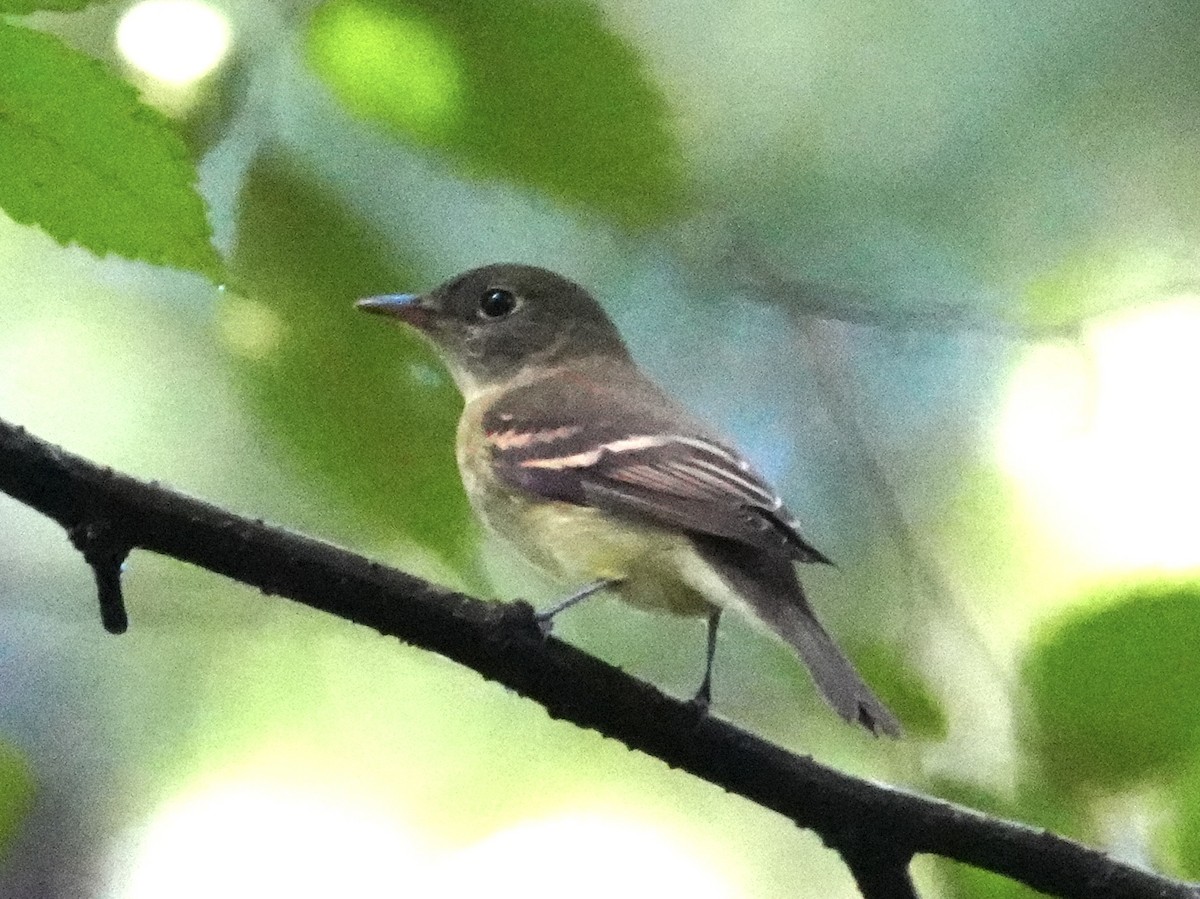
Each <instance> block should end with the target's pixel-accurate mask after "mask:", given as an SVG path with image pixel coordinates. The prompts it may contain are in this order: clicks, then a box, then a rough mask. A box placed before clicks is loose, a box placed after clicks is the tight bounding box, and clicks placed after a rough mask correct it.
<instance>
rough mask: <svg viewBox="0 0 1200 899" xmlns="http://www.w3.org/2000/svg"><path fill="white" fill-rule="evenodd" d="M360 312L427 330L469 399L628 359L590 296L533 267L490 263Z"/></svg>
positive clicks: (367, 303)
mask: <svg viewBox="0 0 1200 899" xmlns="http://www.w3.org/2000/svg"><path fill="white" fill-rule="evenodd" d="M358 308H360V309H362V310H364V311H366V312H372V313H376V314H378V315H385V316H389V317H391V318H394V319H396V320H398V321H400V322H403V323H404V324H406V325H408V326H410V327H412V328H415V329H416V330H417V331H418V332H420V333H421V334H422V335H423V336H424V337H425V338H426V339H427V340H429V342H430V343H432V344H433V346H434V347H435V349H436V350H437V351H438V353H439V355H441V357H442V359H443V360H444V361H445V363H446V365H447V367H448V368H449V369H450V372H451V374H452V375H453V376H454V380H455V381H456V382H457V384H458V386H459V389H460V390H462V392H463V394H464V395H465V396H467V397H468V398H469V397H470V396H471V395H472V394H473V393H476V392H478V391H479V390H482V389H486V388H487V387H489V386H491V385H494V384H499V383H504V382H506V381H508V380H510V379H511V378H513V377H515V376H517V375H518V374H519V373H521V372H522V371H523V370H526V369H528V367H529V366H531V365H535V366H539V367H550V368H553V367H558V366H561V365H564V364H567V363H569V362H571V361H572V360H575V359H583V358H588V357H594V356H613V355H616V356H617V357H619V358H622V359H625V358H628V352H627V351H626V349H625V344H624V343H623V342H622V340H621V336H620V334H618V333H617V329H616V328H615V327H614V326H613V324H612V322H611V321H609V318H608V316H607V315H606V314H605V313H604V310H603V308H601V306H600V304H599V303H598V302H596V300H595V298H594V297H592V295H591V294H589V293H588V292H587V291H586V290H584V289H583V288H582V287H580V286H579V285H578V284H576V283H575V282H574V281H570V280H568V279H567V278H564V277H562V276H561V275H557V274H555V273H554V272H552V271H548V270H547V269H544V268H537V267H535V266H531V265H515V264H498V265H486V266H483V267H481V268H475V269H471V270H470V271H468V272H464V273H463V274H461V275H458V276H457V277H455V278H452V279H450V280H449V281H446V282H445V283H444V284H442V285H440V286H439V287H436V288H434V289H433V290H431V291H429V292H428V293H423V294H392V295H389V296H378V297H369V298H367V299H364V300H359V302H358Z"/></svg>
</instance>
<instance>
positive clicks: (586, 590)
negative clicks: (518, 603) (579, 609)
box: [533, 578, 620, 633]
mask: <svg viewBox="0 0 1200 899" xmlns="http://www.w3.org/2000/svg"><path fill="white" fill-rule="evenodd" d="M619 583H620V581H617V580H613V579H611V578H604V579H602V580H599V581H592V582H591V583H590V584H585V585H584V586H583V587H580V588H579V589H578V590H576V591H575V592H574V593H572V594H571V595H570V596H568V597H567V598H566V599H563V600H561V601H559V602H556V603H555V604H554V605H553V606H551V607H550V608H548V609H546V611H544V612H535V613H534V616H533V620H534V621H536V622H537V625H538V627H540V628H541V629H542V632H543V633H549V632H550V624H551V622H552V621H553V620H554V616H555V615H557V614H558V613H559V612H562V611H565V610H566V609H569V608H571V606H573V605H577V604H579V603H581V602H583V601H584V600H585V599H587V598H588V597H589V596H591V595H592V594H593V593H599V592H600V591H601V590H606V589H608V588H609V587H615V586H616V585H617V584H619Z"/></svg>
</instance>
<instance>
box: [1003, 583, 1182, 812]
mask: <svg viewBox="0 0 1200 899" xmlns="http://www.w3.org/2000/svg"><path fill="white" fill-rule="evenodd" d="M1197 635H1200V585H1198V584H1177V585H1168V584H1163V585H1148V586H1144V587H1142V588H1140V589H1137V590H1134V591H1131V592H1129V593H1127V594H1125V595H1121V596H1118V597H1116V598H1114V597H1112V596H1101V597H1097V598H1096V600H1095V602H1093V603H1090V604H1088V605H1086V606H1084V607H1082V608H1080V609H1078V610H1076V611H1073V612H1071V613H1069V614H1068V615H1067V616H1066V617H1064V618H1063V619H1061V620H1060V621H1058V622H1057V623H1056V624H1055V625H1054V626H1053V627H1051V628H1050V630H1049V631H1048V632H1047V633H1046V634H1045V635H1044V636H1043V637H1042V638H1041V639H1040V640H1038V642H1037V643H1036V645H1035V646H1034V647H1033V649H1032V651H1031V652H1030V654H1029V657H1028V659H1027V660H1026V663H1025V666H1024V681H1025V684H1026V685H1027V688H1028V691H1029V695H1030V698H1031V702H1032V713H1033V714H1032V724H1033V734H1032V737H1031V740H1030V743H1031V746H1032V747H1033V748H1034V749H1035V751H1036V752H1037V753H1038V755H1039V757H1040V760H1041V761H1042V763H1043V765H1044V767H1045V771H1046V774H1047V776H1048V777H1049V778H1050V779H1051V781H1052V782H1054V783H1056V784H1057V785H1059V786H1060V787H1065V788H1076V787H1081V786H1098V787H1103V788H1110V789H1120V788H1123V787H1127V786H1129V785H1131V784H1134V783H1136V782H1138V781H1140V780H1143V779H1145V778H1147V777H1150V776H1151V775H1154V774H1157V773H1159V772H1162V771H1164V770H1165V769H1168V768H1169V767H1171V766H1173V765H1175V764H1177V763H1178V762H1179V761H1180V760H1181V759H1183V758H1185V757H1187V756H1189V755H1190V754H1192V753H1195V752H1197V751H1198V750H1200V652H1197V649H1196V640H1197Z"/></svg>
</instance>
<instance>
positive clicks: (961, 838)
mask: <svg viewBox="0 0 1200 899" xmlns="http://www.w3.org/2000/svg"><path fill="white" fill-rule="evenodd" d="M0 491H3V492H5V493H7V494H9V495H10V496H12V497H14V498H15V499H17V500H19V501H21V502H23V503H25V504H26V505H28V506H31V507H32V508H34V509H36V510H37V511H39V512H41V513H42V514H44V515H46V516H48V517H50V518H52V519H53V520H55V521H57V522H58V523H59V524H60V525H62V526H63V527H64V528H65V529H66V530H67V532H68V533H69V534H71V535H73V537H74V539H75V540H76V545H77V546H80V548H81V550H82V551H83V552H84V554H85V557H87V560H88V562H89V564H91V565H92V566H93V568H95V569H96V570H97V572H98V577H99V576H100V573H101V571H103V572H104V577H105V578H106V579H107V582H108V586H107V587H106V588H105V589H107V590H108V591H109V595H108V597H107V599H106V602H107V603H108V604H109V606H110V609H111V606H112V604H113V603H114V602H115V601H116V600H119V592H117V593H113V592H112V591H113V589H114V588H113V584H112V578H113V577H114V574H113V573H114V572H119V567H120V559H123V558H124V553H125V552H127V551H128V550H129V549H134V548H137V549H145V550H149V551H151V552H155V553H159V554H162V555H166V556H171V557H173V558H176V559H179V560H182V561H185V562H190V563H192V564H194V565H198V566H200V567H202V568H207V569H208V570H210V571H214V572H216V573H218V574H222V575H225V576H226V577H230V578H233V579H235V580H238V581H241V582H243V583H245V584H249V585H251V586H254V587H258V588H259V589H260V590H262V591H263V592H264V593H270V594H280V595H283V596H287V597H289V598H291V599H294V600H297V601H299V602H302V603H304V604H306V605H309V606H312V607H313V608H316V609H320V610H322V611H325V612H329V613H331V614H334V615H337V616H339V617H341V618H345V619H346V620H348V621H354V622H357V623H359V624H363V625H366V626H368V627H371V628H374V629H375V630H377V631H379V632H380V633H383V634H388V635H391V636H394V637H398V638H399V639H401V640H404V641H405V642H408V643H412V644H414V645H416V646H420V647H422V648H425V649H429V650H432V651H434V652H437V653H440V654H442V655H444V656H446V657H447V658H450V659H453V660H454V661H456V662H459V663H461V664H463V665H466V666H468V667H470V668H473V669H475V670H476V671H478V672H479V673H480V674H482V675H483V676H484V677H487V678H489V679H491V680H495V681H497V682H499V683H501V684H504V685H505V686H506V687H509V688H510V689H512V690H514V691H516V692H517V693H519V694H521V695H522V696H526V697H528V698H530V699H533V700H535V701H537V702H539V703H541V704H542V705H543V706H545V708H546V710H547V711H548V712H549V714H550V716H551V717H553V718H561V719H564V720H567V721H571V722H573V723H575V724H577V725H579V726H580V727H585V728H589V729H592V730H596V731H598V732H599V733H601V734H603V735H605V736H608V737H612V738H613V739H616V740H619V741H621V742H622V743H624V744H625V745H626V746H628V747H630V748H631V749H637V750H640V751H642V752H644V753H646V754H648V755H652V756H654V757H656V758H658V759H661V760H662V761H664V762H666V763H667V764H668V765H670V766H672V767H676V768H682V769H683V770H685V771H688V772H689V773H691V774H693V775H695V776H696V777H699V778H701V779H703V780H707V781H709V782H710V783H713V784H716V785H717V786H720V787H722V788H723V789H725V790H727V791H729V792H732V793H737V794H738V795H741V796H744V797H746V798H747V799H749V800H751V801H752V802H755V803H757V804H759V805H761V806H763V807H765V808H769V809H771V810H773V811H775V812H778V813H779V814H781V815H783V816H785V817H787V818H789V819H790V820H792V821H793V822H795V823H796V824H797V825H798V826H800V827H804V828H809V829H811V830H813V831H815V832H817V833H818V834H819V835H820V836H821V837H822V839H823V840H824V841H825V842H826V844H827V845H829V846H830V847H832V848H833V849H835V850H836V851H838V852H839V853H840V854H841V855H842V857H843V858H844V859H845V861H846V863H847V865H848V866H849V867H850V868H851V871H852V872H853V873H854V875H855V879H856V881H857V882H858V883H859V885H860V889H862V890H863V892H864V894H865V895H868V896H870V897H872V899H873V897H875V896H884V895H891V896H914V895H915V892H914V891H913V888H912V884H911V881H910V880H909V878H908V873H907V863H908V860H909V859H910V858H911V857H912V855H914V854H918V853H932V854H935V855H940V856H943V857H945V858H950V859H954V860H956V861H959V862H963V863H965V864H969V865H973V866H975V867H979V868H984V869H986V870H989V871H994V872H996V873H998V874H1003V875H1005V876H1008V877H1011V878H1013V879H1014V880H1017V881H1020V882H1021V883H1024V884H1027V885H1028V886H1031V887H1033V888H1034V889H1038V890H1041V891H1043V892H1047V893H1050V894H1053V895H1058V896H1063V897H1072V899H1075V897H1077V899H1118V897H1120V899H1149V897H1155V899H1168V897H1169V899H1176V897H1178V899H1185V897H1186V899H1200V888H1197V887H1193V886H1188V885H1185V884H1182V883H1178V882H1175V881H1171V880H1168V879H1167V878H1164V877H1161V876H1159V875H1157V874H1154V873H1151V872H1148V871H1143V870H1140V869H1138V868H1135V867H1132V866H1130V865H1126V864H1123V863H1121V862H1118V861H1115V860H1114V859H1111V858H1109V857H1108V856H1106V855H1104V854H1103V853H1101V852H1097V851H1096V850H1093V849H1089V848H1087V847H1085V846H1082V845H1080V844H1079V843H1076V842H1073V841H1071V840H1068V839H1065V838H1063V837H1060V836H1057V835H1055V834H1051V833H1046V832H1044V831H1040V830H1035V829H1033V828H1030V827H1027V826H1025V825H1023V824H1019V823H1015V822H1011V821H1004V820H1000V819H997V818H992V817H989V816H987V815H985V814H983V813H981V812H978V811H975V810H973V809H969V808H965V807H962V806H956V805H953V804H951V803H947V802H942V801H940V800H937V799H932V798H929V797H926V796H921V795H919V794H915V793H910V792H906V791H902V790H898V789H893V788H890V787H887V786H884V785H881V784H877V783H872V782H869V781H865V780H860V779H857V778H854V777H850V776H848V775H845V774H842V773H840V772H838V771H835V770H833V769H831V768H827V767H825V766H824V765H821V764H819V763H817V762H815V761H813V760H812V759H811V758H808V757H805V756H797V755H793V754H791V753H789V752H787V751H785V750H784V749H782V748H781V747H779V746H776V745H774V744H771V743H768V742H766V741H765V740H762V739H760V738H758V737H756V736H754V735H753V734H750V733H747V732H746V731H743V730H741V729H739V728H737V727H735V726H733V725H732V724H729V723H728V722H725V721H721V720H719V719H717V718H713V717H710V716H707V715H703V714H701V713H699V711H698V710H697V708H696V707H695V706H694V705H692V704H690V703H686V702H680V701H678V700H674V699H671V698H669V697H667V696H664V695H663V694H662V693H660V692H659V691H658V690H656V689H654V688H653V687H651V686H650V685H648V684H645V683H643V682H641V681H638V680H636V679H635V678H632V677H630V676H629V675H627V674H625V673H623V672H621V671H619V670H617V669H616V668H613V667H612V666H610V665H607V664H605V663H604V662H601V661H600V660H598V659H595V658H593V657H591V656H589V655H587V654H586V653H583V652H581V651H579V650H578V649H575V648H573V647H571V646H569V645H567V644H565V643H563V642H561V641H559V640H556V639H554V638H553V637H548V638H543V637H542V635H541V633H540V631H539V630H538V627H537V624H536V622H535V621H534V619H533V614H532V609H531V608H530V607H529V605H528V604H526V603H508V604H498V603H487V602H483V601H481V600H478V599H473V598H471V597H467V596H463V595H461V594H457V593H449V592H446V591H444V590H441V589H439V588H437V587H435V586H433V585H431V584H429V583H426V582H425V581H422V580H420V579H418V578H414V577H412V576H410V575H408V574H405V573H403V572H401V571H397V570H395V569H391V568H387V567H384V566H382V565H380V564H378V563H375V562H371V561H369V560H367V559H365V558H363V557H362V556H359V555H356V554H354V553H351V552H348V551H346V550H343V549H339V548H337V547H334V546H331V545H330V544H327V543H322V542H320V541H317V540H313V539H311V538H308V537H303V536H300V535H298V534H293V533H290V532H288V531H285V530H283V529H281V528H276V527H271V526H269V525H266V524H264V523H263V522H261V521H251V520H249V519H246V518H242V517H239V516H237V515H234V514H232V513H230V512H227V511H224V510H222V509H220V508H217V507H216V506H213V505H210V504H208V503H204V502H201V501H199V500H195V499H192V498H190V497H187V496H184V495H182V494H180V493H177V492H175V491H173V490H169V489H167V488H165V487H161V486H158V485H156V484H147V483H143V482H141V481H138V480H135V479H133V478H130V477H127V476H125V475H122V474H118V473H116V472H114V471H113V470H112V469H109V468H103V467H101V466H98V465H95V464H94V463H92V462H89V461H87V460H86V459H82V458H80V457H78V456H74V455H72V454H70V453H67V452H65V451H63V450H61V449H59V448H57V447H55V446H52V445H50V444H48V443H46V442H45V441H43V440H40V439H38V438H36V437H34V436H32V435H30V434H27V433H26V432H25V431H24V429H22V428H18V427H15V426H13V425H10V424H7V423H5V422H3V421H0ZM85 528H86V529H89V530H87V531H84V530H81V529H85ZM81 541H82V545H81ZM97 541H99V542H97ZM98 547H99V548H98ZM106 623H108V619H107V618H106Z"/></svg>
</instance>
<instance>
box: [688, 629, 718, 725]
mask: <svg viewBox="0 0 1200 899" xmlns="http://www.w3.org/2000/svg"><path fill="white" fill-rule="evenodd" d="M720 623H721V610H720V608H718V607H717V606H713V608H712V609H711V610H710V611H709V613H708V655H707V656H706V657H705V659H704V680H702V681H700V689H699V690H697V691H696V695H695V697H693V699H692V702H694V703H695V704H696V705H698V706H699V707H700V708H701V709H703V710H704V711H706V712H707V711H708V706H709V704H710V703H711V702H712V670H713V659H714V658H715V657H716V655H717V625H719V624H720Z"/></svg>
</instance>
